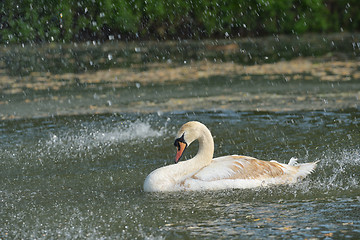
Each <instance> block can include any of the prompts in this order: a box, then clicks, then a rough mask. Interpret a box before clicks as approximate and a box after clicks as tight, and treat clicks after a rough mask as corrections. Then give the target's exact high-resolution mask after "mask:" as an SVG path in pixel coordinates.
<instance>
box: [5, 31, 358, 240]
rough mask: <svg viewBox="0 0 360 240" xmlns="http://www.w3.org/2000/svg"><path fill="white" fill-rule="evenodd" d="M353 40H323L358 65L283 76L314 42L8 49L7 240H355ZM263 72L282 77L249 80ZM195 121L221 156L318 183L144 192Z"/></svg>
mask: <svg viewBox="0 0 360 240" xmlns="http://www.w3.org/2000/svg"><path fill="white" fill-rule="evenodd" d="M346 36H347V38H344V37H341V36H340V37H339V38H337V37H335V36H332V37H333V38H331V39H330V40H326V39H325V38H321V37H320V43H321V42H325V43H326V44H323V45H321V44H320V45H319V46H321V48H320V50H321V51H320V50H319V51H320V52H321V53H323V52H324V51H327V50H329V49H330V50H331V51H335V50H337V51H338V52H337V53H336V54H338V55H339V54H340V55H341V54H343V55H344V54H345V53H344V52H341V51H350V54H348V55H347V56H351V57H349V58H348V57H347V56H346V54H345V56H343V55H341V56H340V57H339V56H338V57H337V58H336V59H335V60H334V59H333V56H334V53H333V52H331V53H329V54H328V55H327V56H326V57H324V58H322V59H317V58H316V59H314V58H312V59H311V60H309V59H303V58H300V59H298V60H296V61H285V59H289V58H290V59H291V57H290V56H289V49H292V46H293V47H294V49H293V50H292V51H293V52H294V53H295V54H296V55H297V57H299V56H312V55H316V54H315V53H314V54H312V53H313V52H315V50H314V49H316V46H317V45H316V44H315V42H313V41H312V40H311V39H310V40H306V39H305V40H304V39H301V41H300V40H299V42H296V41H297V40H294V38H295V37H293V38H291V39H289V41H286V42H279V41H280V40H277V39H272V38H271V39H272V40H271V41H270V42H266V43H262V40H261V39H257V40H256V41H253V40H249V41H247V42H246V41H245V42H238V43H237V42H235V43H234V42H231V41H230V42H229V41H226V42H224V43H220V44H218V43H217V42H216V44H213V43H211V42H207V43H194V42H191V43H189V44H188V45H186V43H177V44H174V43H168V44H165V45H164V46H163V47H159V43H158V45H156V44H155V43H149V44H148V45H146V44H145V43H141V44H140V45H137V44H138V43H132V44H130V45H126V44H125V45H124V46H123V49H122V50H121V49H119V50H117V52H116V51H115V50H113V49H116V48H119V46H120V47H121V44H117V45H114V46H110V45H111V44H110V45H107V44H104V45H99V44H98V43H87V45H89V46H88V47H86V44H85V45H84V44H83V45H81V46H79V47H78V46H56V45H54V46H53V45H49V46H48V49H47V50H46V49H44V48H43V47H42V46H40V47H39V48H35V49H34V48H28V50H27V48H26V47H25V46H17V47H6V51H4V52H2V53H1V54H0V239H230V238H235V239H269V238H276V239H284V238H285V239H287V238H291V239H359V238H360V145H359V143H360V108H359V103H360V102H359V99H360V81H359V79H360V64H359V50H360V48H358V46H359V45H358V40H357V38H354V35H351V34H347V35H346ZM334 37H335V38H334ZM349 39H350V40H349ZM325 40H326V41H325ZM274 41H275V42H276V44H275V43H274ZM317 42H319V41H317ZM282 43H286V44H282ZM194 44H195V45H196V44H197V45H196V46H195V45H194ZM199 44H200V45H201V46H202V47H201V46H200V45H199ZM246 44H247V45H246ZM261 44H263V45H261ZM329 44H330V45H331V46H333V47H328V45H329ZM160 45H161V44H160ZM199 46H200V47H199ZM261 46H267V47H266V48H262V47H261ZM303 46H305V47H303ZM306 46H307V47H306ZM274 47H277V48H279V49H282V50H281V51H279V52H276V51H275V50H274V49H277V48H274ZM194 49H195V50H196V49H197V50H196V51H195V50H194ZM261 49H264V50H263V51H261ZM193 50H194V51H193ZM211 51H215V53H212V52H211ZM176 52H178V54H179V55H176V54H175V53H176ZM339 52H341V53H339ZM324 53H325V52H324ZM249 54H250V55H249ZM269 54H272V55H271V56H270V55H269ZM99 56H100V57H99ZM273 56H277V57H275V59H274V58H273ZM154 59H158V63H155V62H154V61H155V60H154ZM339 59H340V60H341V61H340V60H339ZM245 60H246V61H245ZM124 61H125V62H124ZM267 61H280V62H277V63H275V64H274V65H259V66H257V65H253V66H247V67H244V66H242V65H240V64H242V63H243V62H246V63H247V64H251V63H255V62H257V63H261V62H267ZM209 62H211V64H209ZM229 62H231V64H228V63H229ZM156 64H160V65H156ZM206 64H208V65H207V68H204V65H206ZM139 65H140V66H139ZM111 66H115V67H116V69H115V68H112V67H111ZM159 66H160V67H159ZM88 68H89V69H91V71H87V69H88ZM104 69H105V70H104ZM106 69H108V70H106ZM134 69H135V70H134ZM154 69H155V70H154ZM194 69H195V70H194ZM214 69H215V70H214ZM232 69H236V71H235V70H234V71H232ZM209 72H211V74H209V75H207V73H209ZM111 74H112V75H111ZM193 76H194V77H193ZM159 79H160V80H159ZM168 80H169V81H168ZM190 120H198V121H201V122H203V123H204V124H205V125H207V126H208V127H209V129H210V130H211V132H212V134H213V136H214V141H215V156H216V157H217V156H222V155H228V154H241V155H248V156H253V157H256V158H259V159H264V160H272V159H275V160H277V161H279V162H282V163H287V162H288V161H289V159H290V158H291V157H297V158H298V159H299V162H311V161H317V160H319V161H320V162H319V165H318V168H317V169H316V171H315V172H314V173H313V174H311V175H310V176H309V177H308V178H306V179H304V180H303V181H301V182H299V183H297V184H293V185H287V186H276V187H275V186H274V187H267V188H256V189H246V190H234V189H229V190H224V191H209V192H186V193H182V192H178V193H153V194H151V193H145V192H144V191H143V189H142V185H143V182H144V179H145V177H146V176H147V175H148V174H149V173H150V172H151V171H152V170H154V169H156V168H159V167H161V166H164V165H167V164H172V163H173V160H174V157H175V148H174V146H173V141H174V137H175V134H176V132H177V130H178V129H179V128H180V126H181V125H182V124H184V123H185V122H187V121H190ZM196 151H197V144H193V145H191V146H190V148H189V149H188V150H187V152H186V154H185V155H186V156H185V158H190V157H191V156H194V154H196Z"/></svg>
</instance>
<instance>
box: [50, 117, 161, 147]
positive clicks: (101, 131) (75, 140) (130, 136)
mask: <svg viewBox="0 0 360 240" xmlns="http://www.w3.org/2000/svg"><path fill="white" fill-rule="evenodd" d="M165 133H166V128H165V127H162V128H160V129H154V128H153V127H152V126H151V125H150V123H149V122H147V121H140V120H136V121H135V122H121V123H120V124H118V125H117V126H111V127H109V126H101V127H100V128H96V127H95V128H93V127H92V126H89V125H87V126H83V128H82V129H80V131H79V132H78V133H73V132H65V133H62V134H59V135H55V134H52V133H51V134H50V136H49V139H48V140H46V145H48V146H54V145H56V146H57V147H58V146H59V145H69V144H71V145H72V146H73V147H85V146H87V147H98V146H101V145H109V144H116V143H125V142H126V143H130V144H131V143H138V142H140V141H146V140H147V139H149V138H158V137H161V136H163V135H164V134H165Z"/></svg>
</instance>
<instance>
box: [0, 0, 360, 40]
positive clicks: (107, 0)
mask: <svg viewBox="0 0 360 240" xmlns="http://www.w3.org/2000/svg"><path fill="white" fill-rule="evenodd" d="M359 12H360V1H358V0H347V1H345V0H254V1H253V0H203V1H201V0H129V1H124V0H82V1H72V0H62V1H57V0H22V1H19V0H2V1H1V3H0V42H1V43H12V42H14V43H23V42H48V41H55V42H68V41H84V40H101V41H104V40H113V39H120V40H129V39H142V40H145V39H158V40H166V39H179V38H181V39H201V38H227V37H245V36H262V35H268V34H301V33H305V32H340V31H359V30H360V14H359Z"/></svg>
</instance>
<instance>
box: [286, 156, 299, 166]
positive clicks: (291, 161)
mask: <svg viewBox="0 0 360 240" xmlns="http://www.w3.org/2000/svg"><path fill="white" fill-rule="evenodd" d="M297 160H298V159H297V158H294V157H292V158H290V161H289V163H288V165H290V166H295V165H296V164H297Z"/></svg>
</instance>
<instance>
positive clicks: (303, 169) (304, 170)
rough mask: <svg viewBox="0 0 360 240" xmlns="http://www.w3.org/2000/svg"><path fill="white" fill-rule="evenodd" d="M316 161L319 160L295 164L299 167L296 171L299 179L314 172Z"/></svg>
mask: <svg viewBox="0 0 360 240" xmlns="http://www.w3.org/2000/svg"><path fill="white" fill-rule="evenodd" d="M290 161H291V160H290ZM318 162H319V161H316V162H311V163H300V164H296V166H297V167H298V168H299V169H298V172H297V175H298V178H301V179H302V178H305V177H306V176H307V175H309V174H310V173H312V172H314V171H315V168H316V166H317V163H318ZM289 165H290V163H289Z"/></svg>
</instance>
